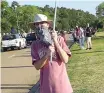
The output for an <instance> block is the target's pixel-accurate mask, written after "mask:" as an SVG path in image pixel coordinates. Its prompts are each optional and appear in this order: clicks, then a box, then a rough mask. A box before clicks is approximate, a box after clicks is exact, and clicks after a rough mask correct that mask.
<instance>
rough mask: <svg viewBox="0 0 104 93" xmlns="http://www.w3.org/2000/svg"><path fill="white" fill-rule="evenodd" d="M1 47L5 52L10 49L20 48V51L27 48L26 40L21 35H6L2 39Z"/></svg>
mask: <svg viewBox="0 0 104 93" xmlns="http://www.w3.org/2000/svg"><path fill="white" fill-rule="evenodd" d="M1 46H2V49H3V51H6V50H7V49H8V48H11V49H14V48H18V49H19V50H20V49H22V48H26V39H25V38H23V37H22V36H21V35H20V34H11V35H5V36H3V37H2V42H1Z"/></svg>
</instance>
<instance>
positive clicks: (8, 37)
mask: <svg viewBox="0 0 104 93" xmlns="http://www.w3.org/2000/svg"><path fill="white" fill-rule="evenodd" d="M12 39H16V36H15V35H5V36H3V37H2V40H12Z"/></svg>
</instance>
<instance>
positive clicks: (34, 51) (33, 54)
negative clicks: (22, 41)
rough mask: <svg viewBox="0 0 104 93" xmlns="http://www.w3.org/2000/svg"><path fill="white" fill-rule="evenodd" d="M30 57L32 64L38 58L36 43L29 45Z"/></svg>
mask: <svg viewBox="0 0 104 93" xmlns="http://www.w3.org/2000/svg"><path fill="white" fill-rule="evenodd" d="M31 57H32V65H34V63H35V62H36V61H38V60H39V55H38V52H37V47H36V43H32V45H31Z"/></svg>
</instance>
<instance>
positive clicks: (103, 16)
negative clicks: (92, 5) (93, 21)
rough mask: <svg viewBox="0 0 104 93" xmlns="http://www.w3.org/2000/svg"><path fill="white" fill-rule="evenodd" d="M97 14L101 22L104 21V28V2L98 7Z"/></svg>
mask: <svg viewBox="0 0 104 93" xmlns="http://www.w3.org/2000/svg"><path fill="white" fill-rule="evenodd" d="M96 15H97V17H98V19H99V22H102V24H103V28H104V2H102V3H101V4H99V5H98V6H97V7H96Z"/></svg>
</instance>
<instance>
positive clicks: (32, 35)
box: [26, 33, 36, 45]
mask: <svg viewBox="0 0 104 93" xmlns="http://www.w3.org/2000/svg"><path fill="white" fill-rule="evenodd" d="M34 40H36V34H35V33H29V34H27V36H26V42H27V45H31V43H32V42H33V41H34Z"/></svg>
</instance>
